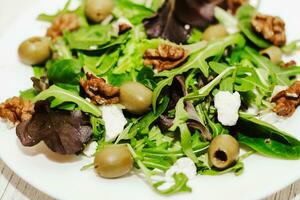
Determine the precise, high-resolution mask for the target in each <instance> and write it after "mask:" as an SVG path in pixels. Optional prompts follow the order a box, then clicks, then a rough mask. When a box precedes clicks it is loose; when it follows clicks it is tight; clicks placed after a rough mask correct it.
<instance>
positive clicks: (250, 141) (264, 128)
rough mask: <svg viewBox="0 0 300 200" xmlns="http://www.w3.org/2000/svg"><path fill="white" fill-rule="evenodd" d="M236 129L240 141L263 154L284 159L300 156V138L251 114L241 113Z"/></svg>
mask: <svg viewBox="0 0 300 200" xmlns="http://www.w3.org/2000/svg"><path fill="white" fill-rule="evenodd" d="M249 127H251V128H249ZM236 130H237V132H238V141H239V142H240V143H242V144H245V145H247V146H249V147H250V148H252V149H254V150H255V151H257V152H258V153H260V154H262V155H265V156H270V157H277V158H282V159H299V158H300V141H299V140H298V139H296V138H295V137H293V136H291V135H289V134H288V133H285V132H283V131H280V130H279V129H277V128H275V127H274V126H272V125H271V124H268V123H266V122H263V121H261V120H259V119H257V118H255V117H253V116H251V115H249V114H245V113H240V118H239V121H238V123H237V127H236Z"/></svg>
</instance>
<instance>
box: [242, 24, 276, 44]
mask: <svg viewBox="0 0 300 200" xmlns="http://www.w3.org/2000/svg"><path fill="white" fill-rule="evenodd" d="M238 26H239V28H240V29H241V31H242V32H243V33H244V34H245V36H246V37H247V38H248V39H249V40H250V41H251V42H253V43H254V44H255V45H256V46H258V47H260V48H267V47H269V46H271V44H270V43H269V42H267V41H266V40H264V39H263V38H262V37H261V36H259V35H257V34H256V33H254V32H253V30H252V26H251V21H250V20H241V21H240V22H239V24H238Z"/></svg>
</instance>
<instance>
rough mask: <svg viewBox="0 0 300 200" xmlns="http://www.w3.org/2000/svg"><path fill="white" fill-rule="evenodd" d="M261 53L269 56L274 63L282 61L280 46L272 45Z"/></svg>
mask: <svg viewBox="0 0 300 200" xmlns="http://www.w3.org/2000/svg"><path fill="white" fill-rule="evenodd" d="M260 54H261V55H263V56H266V57H268V58H269V59H270V60H271V62H272V63H274V64H278V63H280V62H281V60H282V59H281V58H282V52H281V49H280V48H279V47H276V46H271V47H269V48H267V49H264V50H262V51H261V52H260Z"/></svg>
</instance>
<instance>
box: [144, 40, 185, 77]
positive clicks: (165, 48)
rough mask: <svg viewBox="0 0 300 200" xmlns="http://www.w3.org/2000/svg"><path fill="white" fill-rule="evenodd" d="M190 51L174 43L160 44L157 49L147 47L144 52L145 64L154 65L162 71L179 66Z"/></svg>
mask: <svg viewBox="0 0 300 200" xmlns="http://www.w3.org/2000/svg"><path fill="white" fill-rule="evenodd" d="M187 56H188V52H187V51H186V50H185V49H184V48H182V47H181V46H178V45H174V44H160V45H159V46H158V48H157V49H147V50H146V51H145V53H144V65H153V66H154V68H155V69H156V70H157V71H158V72H160V71H163V70H169V69H173V68H175V67H177V66H178V65H179V64H181V63H183V62H184V61H185V59H186V58H187Z"/></svg>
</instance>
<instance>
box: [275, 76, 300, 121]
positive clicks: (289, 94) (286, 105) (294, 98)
mask: <svg viewBox="0 0 300 200" xmlns="http://www.w3.org/2000/svg"><path fill="white" fill-rule="evenodd" d="M271 101H272V102H275V103H276V106H275V107H274V108H273V111H274V112H275V113H276V114H277V115H279V116H291V115H292V114H293V113H294V112H295V110H296V108H297V106H298V105H299V104H300V81H296V82H295V83H294V84H293V85H291V86H290V87H289V88H288V89H287V90H283V91H281V92H279V93H278V94H276V95H275V96H274V97H273V98H272V100H271Z"/></svg>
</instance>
